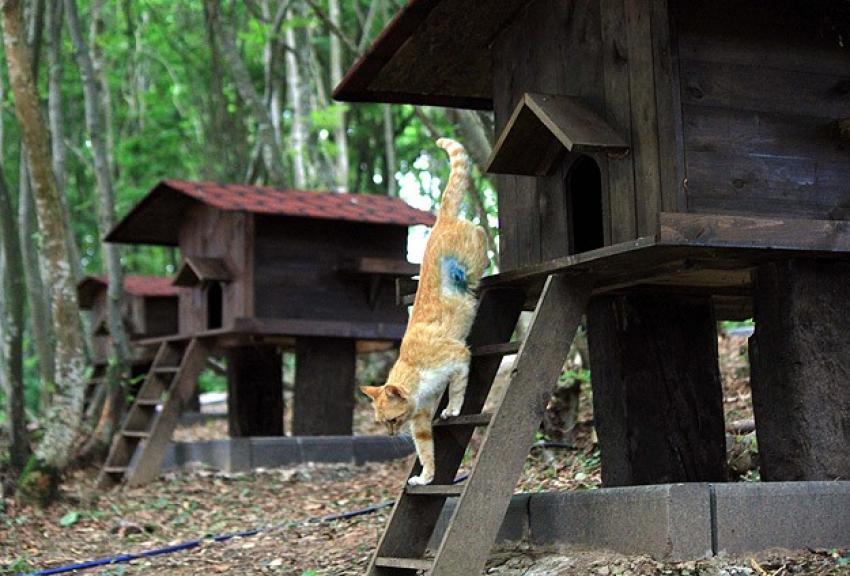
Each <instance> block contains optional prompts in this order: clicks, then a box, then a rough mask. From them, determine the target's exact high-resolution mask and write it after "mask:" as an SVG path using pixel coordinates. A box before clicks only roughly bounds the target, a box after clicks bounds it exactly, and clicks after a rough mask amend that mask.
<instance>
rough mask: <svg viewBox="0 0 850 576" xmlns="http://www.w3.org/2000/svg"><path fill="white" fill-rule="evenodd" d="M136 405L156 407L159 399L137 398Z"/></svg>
mask: <svg viewBox="0 0 850 576" xmlns="http://www.w3.org/2000/svg"><path fill="white" fill-rule="evenodd" d="M136 406H141V407H143V408H156V407H157V406H159V400H158V399H156V398H137V399H136Z"/></svg>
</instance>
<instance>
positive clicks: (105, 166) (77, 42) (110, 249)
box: [65, 0, 130, 449]
mask: <svg viewBox="0 0 850 576" xmlns="http://www.w3.org/2000/svg"><path fill="white" fill-rule="evenodd" d="M65 14H66V20H67V22H68V32H69V34H70V36H71V42H72V44H73V45H74V54H75V57H76V60H77V66H78V67H79V69H80V78H81V79H82V84H83V100H84V104H85V118H86V129H87V132H88V136H89V141H90V142H91V148H92V155H93V157H94V174H95V180H96V182H97V190H98V197H99V198H100V201H99V203H98V207H99V209H98V223H99V225H100V229H101V231H102V232H103V233H106V232H107V231H109V230H111V229H112V227H113V226H114V225H115V192H114V190H113V187H112V168H111V162H110V158H109V149H108V148H107V139H106V132H107V130H106V128H105V127H104V121H103V117H102V99H101V95H100V89H101V88H102V87H103V86H104V85H105V82H103V83H99V82H98V78H97V75H96V71H95V67H94V62H93V59H92V54H91V52H90V51H89V47H88V46H87V45H86V42H85V39H84V38H83V34H82V26H81V25H80V18H79V14H78V12H77V2H76V0H65ZM92 29H93V30H96V29H97V26H94V25H93V26H92ZM94 43H95V40H94V39H92V44H93V45H94ZM102 250H103V254H104V264H105V267H106V274H107V278H108V282H107V319H108V323H109V334H110V337H111V344H112V346H111V350H110V351H111V355H112V357H113V361H111V362H110V363H109V370H108V371H107V378H106V381H107V385H108V388H109V390H110V393H109V399H108V400H107V402H106V417H105V418H102V419H101V423H102V425H100V426H98V427H97V428H96V430H95V434H94V436H93V438H92V440H93V443H92V444H90V446H89V448H90V449H103V448H105V447H106V446H108V445H109V442H110V440H111V439H112V432H113V430H114V429H115V428H116V426H117V424H118V422H119V420H120V416H121V414H122V412H123V410H122V408H123V399H124V383H125V382H126V379H127V378H128V376H129V373H130V343H129V338H128V336H127V330H126V328H125V327H124V318H123V314H122V303H123V302H124V274H123V272H122V270H121V253H120V251H119V248H118V246H117V245H115V244H108V243H103V244H102Z"/></svg>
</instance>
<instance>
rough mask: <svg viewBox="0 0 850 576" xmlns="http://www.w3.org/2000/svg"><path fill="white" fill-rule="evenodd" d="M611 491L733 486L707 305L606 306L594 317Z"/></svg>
mask: <svg viewBox="0 0 850 576" xmlns="http://www.w3.org/2000/svg"><path fill="white" fill-rule="evenodd" d="M587 323H588V337H589V344H590V359H591V370H592V373H593V412H594V421H595V423H596V432H597V435H598V437H599V446H600V449H601V452H602V482H603V484H604V485H606V486H627V485H634V484H659V483H665V482H717V481H724V480H725V479H726V450H725V435H724V425H723V391H722V386H721V382H720V371H719V367H718V362H717V329H716V322H715V318H714V312H713V308H712V305H711V301H710V299H709V298H707V297H705V298H703V297H697V298H684V297H672V296H654V295H628V296H617V297H602V298H597V299H595V300H593V301H592V302H591V304H590V306H589V308H588V313H587Z"/></svg>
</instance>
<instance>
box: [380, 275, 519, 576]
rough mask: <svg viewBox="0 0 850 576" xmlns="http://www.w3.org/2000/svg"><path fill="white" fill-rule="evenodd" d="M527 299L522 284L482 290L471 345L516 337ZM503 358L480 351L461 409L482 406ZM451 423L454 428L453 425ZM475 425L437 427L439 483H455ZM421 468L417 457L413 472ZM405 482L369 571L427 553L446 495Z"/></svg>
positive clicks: (384, 573)
mask: <svg viewBox="0 0 850 576" xmlns="http://www.w3.org/2000/svg"><path fill="white" fill-rule="evenodd" d="M524 301H525V291H524V290H522V289H517V288H504V289H503V288H491V289H487V290H486V291H484V292H483V294H482V295H481V301H480V303H479V306H478V311H477V313H476V317H475V322H474V323H473V326H472V329H471V330H470V334H469V337H468V338H467V341H468V343H469V344H470V346H471V347H475V346H482V345H488V344H498V343H501V342H506V341H508V340H509V339H510V338H511V335H512V334H513V332H514V329H515V327H516V323H517V320H518V319H519V315H520V313H521V312H522V307H523V303H524ZM500 364H501V358H499V357H492V356H491V357H487V356H484V357H475V358H473V359H472V362H471V364H470V371H469V384H468V386H467V392H466V397H465V399H464V403H463V409H462V410H461V414H476V413H478V412H480V411H481V409H482V408H483V406H484V402H485V401H486V400H487V394H488V393H489V391H490V386H491V384H492V382H493V379H494V378H495V376H496V372H497V371H498V370H499V365H500ZM449 428H451V430H449ZM472 433H473V428H472V427H465V426H463V427H435V428H434V452H435V454H434V456H435V463H436V475H435V478H434V484H439V483H442V484H451V483H452V481H453V480H454V476H455V473H456V472H457V469H458V467H459V465H460V462H461V460H462V459H463V456H464V454H465V452H466V446H467V445H468V444H469V439H470V438H471V437H472ZM420 471H421V465H420V464H419V462H418V460H417V461H416V462H415V463H414V465H413V467H412V470H411V472H410V475H409V476H408V477H410V476H415V475H416V474H419V473H420ZM405 487H406V483H405V486H404V487H402V489H401V493H400V494H399V496H398V498H397V499H396V505H395V506H394V507H393V510H392V513H391V514H390V518H389V519H388V521H387V524H386V527H385V529H384V533H383V535H382V536H381V539H380V541H379V543H378V546H377V548H376V549H375V554H373V556H372V559H371V561H370V564H369V569H368V571H367V574H374V575H380V576H393V575H396V574H409V572H408V571H405V570H404V569H393V568H388V567H379V566H375V558H377V557H379V556H398V557H406V558H421V557H422V555H423V554H424V553H425V548H426V547H427V545H428V541H429V540H430V539H431V534H432V532H433V530H434V527H435V526H436V525H437V520H438V519H439V516H440V512H441V511H442V509H443V505H444V503H445V501H444V500H443V499H442V498H427V499H423V498H421V497H415V496H410V495H407V494H406V493H405V491H404V490H405Z"/></svg>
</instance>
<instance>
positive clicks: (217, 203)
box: [106, 180, 434, 246]
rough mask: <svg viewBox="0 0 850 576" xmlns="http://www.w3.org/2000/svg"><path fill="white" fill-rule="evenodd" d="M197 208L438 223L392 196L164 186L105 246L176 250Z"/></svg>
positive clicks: (209, 185) (167, 183)
mask: <svg viewBox="0 0 850 576" xmlns="http://www.w3.org/2000/svg"><path fill="white" fill-rule="evenodd" d="M196 202H200V203H202V204H206V205H207V206H212V207H213V208H218V209H220V210H226V211H232V212H250V213H253V214H270V215H279V216H296V217H302V218H316V219H323V220H345V221H349V222H362V223H365V224H388V225H395V226H414V225H417V224H425V225H431V224H433V223H434V215H433V214H431V213H430V212H425V211H424V210H417V209H416V208H413V207H412V206H410V205H408V204H407V203H406V202H404V201H403V200H401V199H399V198H390V197H388V196H377V195H373V194H337V193H332V192H313V191H307V190H280V189H276V188H270V187H267V186H249V185H247V184H217V183H215V182H188V181H185V180H163V181H162V182H160V183H159V184H157V185H156V186H155V187H154V188H153V190H151V191H150V192H149V193H148V195H147V196H145V197H144V198H142V200H141V201H140V202H139V203H138V204H136V206H135V207H134V208H133V209H132V210H131V211H130V212H129V214H127V215H126V216H125V217H124V219H123V220H121V221H120V222H119V223H118V224H117V225H116V226H115V228H113V229H112V230H111V231H110V232H109V234H107V235H106V241H107V242H120V243H126V244H157V245H166V246H176V245H177V241H178V233H179V228H180V223H181V221H182V218H183V213H184V212H185V210H186V209H187V208H188V207H189V206H190V205H191V204H193V203H196Z"/></svg>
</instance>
